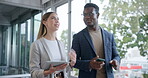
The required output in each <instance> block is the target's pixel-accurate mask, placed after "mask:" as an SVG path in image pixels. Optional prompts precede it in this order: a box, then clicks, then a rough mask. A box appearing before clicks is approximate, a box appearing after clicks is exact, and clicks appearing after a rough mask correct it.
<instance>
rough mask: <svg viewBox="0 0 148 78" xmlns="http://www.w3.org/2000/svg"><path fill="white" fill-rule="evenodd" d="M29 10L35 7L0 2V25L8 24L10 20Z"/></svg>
mask: <svg viewBox="0 0 148 78" xmlns="http://www.w3.org/2000/svg"><path fill="white" fill-rule="evenodd" d="M30 10H35V9H30V8H24V7H18V6H14V5H8V4H3V3H0V26H10V22H11V21H13V20H15V18H17V17H19V16H20V15H22V14H24V13H28V12H27V11H29V12H30Z"/></svg>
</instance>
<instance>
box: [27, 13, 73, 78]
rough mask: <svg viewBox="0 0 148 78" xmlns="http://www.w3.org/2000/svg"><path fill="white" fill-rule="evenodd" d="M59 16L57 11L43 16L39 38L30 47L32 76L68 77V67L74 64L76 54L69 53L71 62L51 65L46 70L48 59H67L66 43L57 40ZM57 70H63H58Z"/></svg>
mask: <svg viewBox="0 0 148 78" xmlns="http://www.w3.org/2000/svg"><path fill="white" fill-rule="evenodd" d="M59 25H60V23H59V18H58V15H57V14H56V13H55V12H48V13H46V14H44V15H43V16H42V20H41V25H40V29H39V33H38V38H37V40H36V41H35V42H33V43H32V45H31V49H30V71H31V77H32V78H59V77H61V78H62V76H63V77H64V78H66V77H67V76H66V72H65V70H66V68H67V69H68V67H70V66H74V65H75V63H76V54H75V52H71V54H69V57H70V60H71V61H70V63H69V66H68V64H61V65H58V66H53V65H50V66H49V68H48V69H47V70H45V66H46V62H47V61H54V60H58V61H67V58H66V56H67V55H66V53H65V49H64V45H63V43H62V42H60V41H59V40H57V38H56V31H57V30H58V29H59ZM57 71H62V72H58V73H57ZM55 73H56V74H55Z"/></svg>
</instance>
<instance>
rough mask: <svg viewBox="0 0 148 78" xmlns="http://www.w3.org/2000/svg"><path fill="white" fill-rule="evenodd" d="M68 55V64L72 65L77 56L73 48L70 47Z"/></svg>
mask: <svg viewBox="0 0 148 78" xmlns="http://www.w3.org/2000/svg"><path fill="white" fill-rule="evenodd" d="M68 55H69V57H70V66H71V67H73V66H74V65H75V64H76V58H77V56H76V52H75V50H73V49H71V50H70V52H69V53H68Z"/></svg>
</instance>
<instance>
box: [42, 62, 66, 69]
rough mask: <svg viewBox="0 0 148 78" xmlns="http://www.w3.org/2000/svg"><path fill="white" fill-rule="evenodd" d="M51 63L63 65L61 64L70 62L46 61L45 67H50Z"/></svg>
mask: <svg viewBox="0 0 148 78" xmlns="http://www.w3.org/2000/svg"><path fill="white" fill-rule="evenodd" d="M51 64H52V65H53V66H58V65H61V64H68V62H66V61H46V63H45V66H44V69H49V66H50V65H51Z"/></svg>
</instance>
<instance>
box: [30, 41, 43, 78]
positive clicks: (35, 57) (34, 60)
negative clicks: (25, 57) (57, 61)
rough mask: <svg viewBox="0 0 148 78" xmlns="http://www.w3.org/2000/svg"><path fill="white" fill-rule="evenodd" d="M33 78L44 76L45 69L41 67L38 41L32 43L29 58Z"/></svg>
mask: <svg viewBox="0 0 148 78" xmlns="http://www.w3.org/2000/svg"><path fill="white" fill-rule="evenodd" d="M29 66H30V73H31V78H44V74H43V72H44V70H43V69H41V68H40V52H39V49H38V48H37V44H36V43H32V45H31V49H30V59H29Z"/></svg>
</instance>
